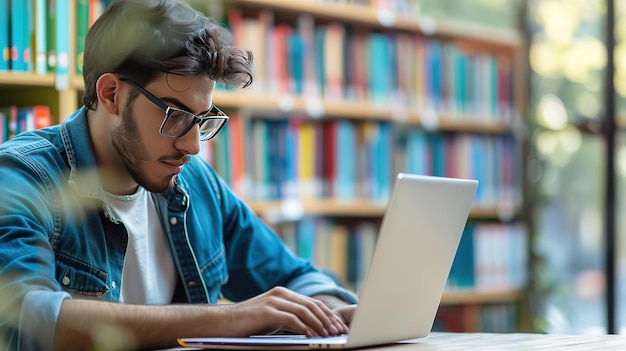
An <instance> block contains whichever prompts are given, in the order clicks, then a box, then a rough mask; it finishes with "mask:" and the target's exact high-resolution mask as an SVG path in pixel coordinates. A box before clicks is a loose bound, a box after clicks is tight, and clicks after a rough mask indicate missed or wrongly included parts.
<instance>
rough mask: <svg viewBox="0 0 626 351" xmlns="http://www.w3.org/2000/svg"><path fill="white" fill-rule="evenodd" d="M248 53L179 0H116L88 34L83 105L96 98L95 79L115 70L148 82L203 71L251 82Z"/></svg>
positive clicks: (221, 79) (91, 104) (241, 82)
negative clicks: (171, 74) (165, 74)
mask: <svg viewBox="0 0 626 351" xmlns="http://www.w3.org/2000/svg"><path fill="white" fill-rule="evenodd" d="M251 65H252V52H250V51H242V50H240V49H238V48H236V47H234V46H232V44H231V33H230V32H229V30H228V29H227V28H225V27H223V26H221V25H220V24H218V23H216V22H214V21H212V20H211V19H209V18H207V17H206V16H204V15H203V14H202V13H200V12H198V11H196V10H194V9H193V8H191V6H189V4H187V3H186V2H184V1H182V0H115V1H113V2H112V3H111V4H110V5H109V6H108V7H107V9H106V10H105V12H104V13H103V14H102V16H100V18H98V20H97V21H96V22H95V23H94V24H93V26H92V27H91V28H90V29H89V32H88V33H87V37H86V40H85V54H84V62H83V78H84V81H85V95H84V97H83V104H84V105H85V106H87V107H88V108H94V105H95V104H96V103H97V100H98V98H97V95H96V81H97V80H98V78H100V76H101V75H103V74H105V73H119V74H121V75H124V76H125V77H127V78H130V79H132V80H133V81H135V82H137V83H139V84H147V83H148V82H150V81H151V80H152V79H154V77H155V75H156V74H158V73H160V72H175V73H178V74H183V75H189V76H195V75H202V74H206V75H208V76H209V77H211V79H213V80H215V81H219V82H221V83H224V84H225V85H228V86H241V87H247V86H249V85H250V84H251V83H252V71H251Z"/></svg>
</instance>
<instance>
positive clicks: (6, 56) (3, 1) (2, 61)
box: [0, 0, 11, 72]
mask: <svg viewBox="0 0 626 351" xmlns="http://www.w3.org/2000/svg"><path fill="white" fill-rule="evenodd" d="M9 28H10V24H9V0H0V72H1V71H8V70H9V68H10V67H11V64H10V62H11V46H10V41H9V38H10V35H9Z"/></svg>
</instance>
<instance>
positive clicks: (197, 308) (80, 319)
mask: <svg viewBox="0 0 626 351" xmlns="http://www.w3.org/2000/svg"><path fill="white" fill-rule="evenodd" d="M278 329H283V330H290V331H294V332H296V333H301V334H306V335H308V336H317V335H324V336H327V335H333V334H339V333H345V332H347V327H346V325H345V324H344V323H343V322H342V321H341V320H340V319H339V318H337V317H336V316H335V315H334V313H333V312H332V311H331V310H330V309H329V308H328V307H326V306H325V305H324V304H323V303H321V301H319V300H316V299H312V298H308V297H305V296H302V295H299V294H296V293H294V292H292V291H290V290H288V289H285V288H276V289H272V290H270V291H268V292H267V293H265V294H262V295H259V296H257V297H254V298H252V299H250V300H247V301H244V302H241V303H237V304H232V305H168V306H139V305H124V304H117V303H107V302H101V301H93V300H72V299H68V300H65V301H64V302H63V304H62V305H61V312H60V314H59V319H58V321H57V326H56V331H55V338H54V349H55V350H85V349H89V348H92V347H95V348H98V346H100V345H99V343H100V342H102V343H106V344H105V345H102V346H103V348H116V347H117V346H119V347H120V348H121V347H124V348H128V347H130V346H132V347H135V348H141V349H145V348H164V347H172V346H175V345H176V338H179V337H207V336H248V335H252V334H261V333H269V332H272V331H275V330H278ZM115 342H119V343H120V344H119V345H116V344H112V343H115Z"/></svg>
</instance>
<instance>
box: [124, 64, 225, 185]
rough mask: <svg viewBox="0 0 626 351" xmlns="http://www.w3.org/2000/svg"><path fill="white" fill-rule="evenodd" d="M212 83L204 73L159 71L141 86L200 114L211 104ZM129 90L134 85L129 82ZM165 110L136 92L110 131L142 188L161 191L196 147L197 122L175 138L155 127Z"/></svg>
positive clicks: (179, 170) (170, 182)
mask: <svg viewBox="0 0 626 351" xmlns="http://www.w3.org/2000/svg"><path fill="white" fill-rule="evenodd" d="M214 86H215V82H214V81H212V80H211V79H210V78H208V77H206V76H197V77H183V76H178V75H174V74H163V75H161V76H159V78H157V79H156V80H154V81H152V82H150V83H149V84H148V85H146V86H144V88H145V89H146V90H147V91H149V92H150V93H152V94H153V95H155V96H156V97H158V98H159V99H161V100H163V101H164V102H165V103H166V104H167V105H169V106H172V107H177V108H180V109H183V110H187V111H190V112H192V113H194V114H200V113H202V112H204V111H207V110H209V109H210V107H211V101H212V96H213V89H214ZM129 89H130V90H133V89H135V88H133V87H131V86H130V85H129ZM164 117H165V112H164V111H163V110H161V109H160V108H158V107H157V106H156V105H155V104H154V103H152V102H151V101H150V100H148V99H147V98H146V97H145V96H144V95H143V94H141V93H139V92H138V91H136V97H135V98H134V99H133V100H132V101H129V102H128V103H127V104H126V106H125V108H124V111H123V113H122V122H121V124H120V125H119V126H118V127H117V128H116V129H115V130H114V131H113V134H112V143H113V147H114V148H115V150H116V151H117V153H118V155H119V157H120V159H121V161H122V163H123V164H124V166H125V167H126V170H127V171H128V173H129V174H130V175H131V177H132V178H133V179H134V180H135V181H136V182H137V184H139V185H141V186H142V187H144V188H145V189H147V190H148V191H151V192H155V193H164V192H167V191H168V190H171V189H172V187H173V186H174V185H175V178H176V175H177V174H179V173H180V172H181V171H182V168H183V165H185V164H186V163H187V162H189V155H195V154H197V153H198V152H199V149H200V140H199V133H198V124H194V126H193V127H192V128H191V130H190V131H189V132H187V134H185V135H183V136H182V137H180V138H178V139H172V138H168V137H165V136H163V135H161V134H160V133H159V128H160V126H161V123H162V122H163V118H164Z"/></svg>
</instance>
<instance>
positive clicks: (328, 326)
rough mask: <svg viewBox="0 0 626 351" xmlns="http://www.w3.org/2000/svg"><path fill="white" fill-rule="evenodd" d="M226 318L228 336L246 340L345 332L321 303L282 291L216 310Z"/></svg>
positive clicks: (341, 323) (284, 289) (338, 321)
mask: <svg viewBox="0 0 626 351" xmlns="http://www.w3.org/2000/svg"><path fill="white" fill-rule="evenodd" d="M220 307H221V308H223V309H225V311H226V312H227V315H228V320H229V321H230V322H231V323H229V325H230V326H231V327H232V329H230V332H229V334H231V333H232V334H234V335H233V336H249V335H253V334H268V333H272V332H276V331H278V330H284V331H289V332H294V333H298V334H304V335H307V336H309V337H310V336H330V335H338V334H343V333H347V332H348V327H347V326H346V323H345V322H344V321H343V320H342V318H343V317H340V315H338V314H335V312H333V311H332V310H331V309H330V308H328V307H327V306H326V305H325V304H324V303H323V302H322V301H320V300H318V299H314V298H311V297H307V296H304V295H301V294H298V293H296V292H294V291H291V290H289V289H286V288H283V287H276V288H273V289H272V290H270V291H268V292H266V293H264V294H261V295H259V296H256V297H254V298H251V299H249V300H246V301H243V302H239V303H236V304H232V305H224V306H220Z"/></svg>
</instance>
